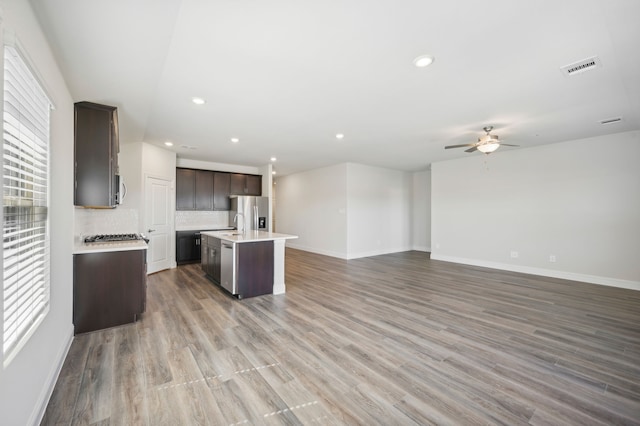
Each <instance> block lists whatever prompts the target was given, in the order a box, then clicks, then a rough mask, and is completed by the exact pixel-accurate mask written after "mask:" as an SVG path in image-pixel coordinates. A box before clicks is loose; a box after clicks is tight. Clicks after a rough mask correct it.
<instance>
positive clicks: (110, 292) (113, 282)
mask: <svg viewBox="0 0 640 426" xmlns="http://www.w3.org/2000/svg"><path fill="white" fill-rule="evenodd" d="M146 259H147V251H146V250H129V251H114V252H100V253H83V254H74V255H73V325H74V333H75V334H79V333H86V332H89V331H95V330H102V329H105V328H109V327H114V326H116V325H122V324H128V323H132V322H135V321H136V320H137V319H138V316H139V315H140V314H142V313H143V312H144V311H145V309H146V303H147V260H146Z"/></svg>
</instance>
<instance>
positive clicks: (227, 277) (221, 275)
mask: <svg viewBox="0 0 640 426" xmlns="http://www.w3.org/2000/svg"><path fill="white" fill-rule="evenodd" d="M201 237H202V269H203V270H204V272H205V273H206V274H207V276H208V277H209V278H210V279H211V280H212V281H214V282H215V283H217V284H219V285H220V286H221V287H223V288H224V289H226V290H227V291H229V292H230V293H231V294H233V295H236V296H238V298H239V299H241V298H244V297H253V296H259V295H262V294H283V293H284V292H285V288H286V287H285V282H284V247H285V242H286V240H289V239H294V238H298V236H297V235H289V234H279V233H276V232H265V231H253V230H251V231H246V232H244V233H243V232H238V231H235V230H234V231H217V232H202V233H201Z"/></svg>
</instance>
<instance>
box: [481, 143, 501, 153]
mask: <svg viewBox="0 0 640 426" xmlns="http://www.w3.org/2000/svg"><path fill="white" fill-rule="evenodd" d="M499 147H500V144H499V143H497V142H489V143H484V144H482V145H478V151H480V152H482V153H483V154H491V153H492V152H493V151H495V150H496V149H498V148H499Z"/></svg>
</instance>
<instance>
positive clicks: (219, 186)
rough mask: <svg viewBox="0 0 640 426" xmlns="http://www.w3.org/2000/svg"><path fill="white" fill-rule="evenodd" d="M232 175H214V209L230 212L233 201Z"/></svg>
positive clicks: (220, 173)
mask: <svg viewBox="0 0 640 426" xmlns="http://www.w3.org/2000/svg"><path fill="white" fill-rule="evenodd" d="M230 185H231V175H230V174H229V173H222V172H215V173H214V175H213V209H214V210H222V211H229V210H230V209H231V201H230V200H229V194H230V193H231V192H230V191H231V186H230Z"/></svg>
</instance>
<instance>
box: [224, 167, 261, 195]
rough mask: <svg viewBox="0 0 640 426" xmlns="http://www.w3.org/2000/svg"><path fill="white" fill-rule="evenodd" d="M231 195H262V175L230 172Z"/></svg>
mask: <svg viewBox="0 0 640 426" xmlns="http://www.w3.org/2000/svg"><path fill="white" fill-rule="evenodd" d="M230 186H231V195H257V196H260V195H262V176H260V175H246V174H241V173H232V174H231V185H230Z"/></svg>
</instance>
